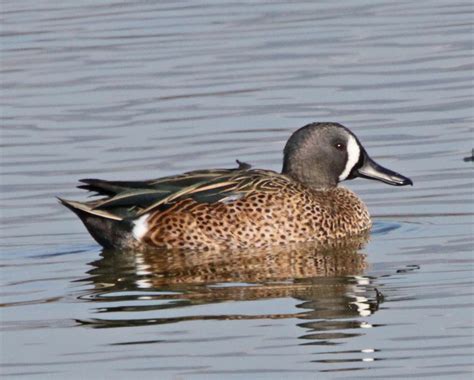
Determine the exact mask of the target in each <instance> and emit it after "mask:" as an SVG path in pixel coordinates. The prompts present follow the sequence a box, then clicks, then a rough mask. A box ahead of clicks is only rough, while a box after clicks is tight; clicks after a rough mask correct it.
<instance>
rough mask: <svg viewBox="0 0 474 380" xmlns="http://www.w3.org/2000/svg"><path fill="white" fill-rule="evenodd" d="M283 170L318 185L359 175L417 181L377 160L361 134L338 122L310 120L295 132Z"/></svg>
mask: <svg viewBox="0 0 474 380" xmlns="http://www.w3.org/2000/svg"><path fill="white" fill-rule="evenodd" d="M282 173H283V174H285V175H287V176H289V177H291V178H292V179H294V180H295V181H298V182H301V183H303V184H305V185H306V186H309V187H311V188H316V189H324V188H331V187H336V186H337V184H338V183H339V182H341V181H344V180H346V179H352V178H355V177H364V178H369V179H375V180H379V181H382V182H385V183H388V184H389V185H395V186H405V185H412V184H413V183H412V181H411V180H410V179H409V178H407V177H404V176H402V175H400V174H398V173H395V172H393V171H391V170H389V169H386V168H384V167H382V166H380V165H378V164H377V163H375V162H374V161H373V160H372V159H371V158H370V157H369V155H368V154H367V152H366V151H365V149H364V147H363V146H362V144H361V143H360V142H359V140H358V139H357V137H356V136H355V135H354V134H353V133H352V132H351V131H349V130H348V129H347V128H345V127H344V126H342V125H341V124H338V123H313V124H308V125H306V126H304V127H302V128H300V129H298V130H297V131H296V132H294V133H293V134H292V135H291V137H290V139H289V140H288V142H287V143H286V146H285V150H284V158H283V170H282Z"/></svg>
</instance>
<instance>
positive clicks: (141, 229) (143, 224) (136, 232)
mask: <svg viewBox="0 0 474 380" xmlns="http://www.w3.org/2000/svg"><path fill="white" fill-rule="evenodd" d="M149 216H150V214H145V215H143V216H141V217H139V218H138V219H137V220H134V221H133V226H134V227H133V230H132V234H133V237H134V238H135V239H137V240H138V241H140V240H141V239H142V237H143V236H145V234H146V233H147V232H148V223H147V219H148V217H149Z"/></svg>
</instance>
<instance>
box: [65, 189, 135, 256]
mask: <svg viewBox="0 0 474 380" xmlns="http://www.w3.org/2000/svg"><path fill="white" fill-rule="evenodd" d="M58 200H59V202H60V203H61V204H62V205H64V206H66V207H67V208H68V209H69V210H71V211H72V212H74V213H75V214H76V215H77V216H78V217H79V219H81V221H82V223H84V225H85V226H86V228H87V231H89V233H90V234H91V235H92V237H93V238H94V239H95V240H96V241H97V242H98V243H99V244H100V245H101V246H103V247H105V248H120V247H126V246H129V244H128V243H129V241H130V239H133V235H132V233H131V231H132V227H133V226H132V223H131V222H129V221H127V220H124V219H122V218H120V217H119V216H117V215H113V214H111V213H109V212H107V211H103V210H94V209H93V207H92V206H90V205H88V204H87V203H81V202H76V201H69V200H66V199H62V198H59V197H58Z"/></svg>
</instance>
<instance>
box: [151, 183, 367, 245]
mask: <svg viewBox="0 0 474 380" xmlns="http://www.w3.org/2000/svg"><path fill="white" fill-rule="evenodd" d="M147 224H148V228H149V230H148V232H147V233H146V234H145V235H144V236H143V237H142V241H143V242H144V243H145V244H147V245H149V246H152V247H166V248H191V249H204V250H206V249H220V248H248V247H264V246H270V245H277V244H288V243H299V242H305V241H318V242H321V243H325V242H329V241H331V240H337V239H342V238H345V237H348V236H354V235H359V234H361V233H364V232H365V231H367V230H368V229H369V228H370V227H371V221H370V217H369V213H368V210H367V207H366V206H365V205H364V203H363V202H362V201H361V200H360V199H359V198H358V197H357V196H356V195H355V194H354V193H353V192H352V191H350V190H348V189H346V188H343V187H337V188H333V189H329V190H324V191H315V190H311V189H308V188H306V187H304V186H303V185H300V184H298V183H295V182H293V181H290V180H282V181H279V182H278V183H276V184H275V186H274V188H273V189H269V190H267V191H262V190H256V191H254V192H250V193H248V194H247V195H246V196H245V197H244V198H242V199H238V200H235V201H231V202H228V203H220V202H218V203H198V202H196V201H194V200H192V199H185V200H182V201H180V202H177V203H176V204H174V205H172V206H171V207H170V208H168V209H167V210H165V211H162V210H160V211H155V212H152V213H151V214H150V216H149V217H148V219H147Z"/></svg>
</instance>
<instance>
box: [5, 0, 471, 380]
mask: <svg viewBox="0 0 474 380" xmlns="http://www.w3.org/2000/svg"><path fill="white" fill-rule="evenodd" d="M472 17H473V6H472V4H471V3H470V2H458V1H455V2H451V1H447V0H445V1H434V0H433V1H426V2H422V3H420V2H411V1H400V2H391V1H376V2H374V1H357V2H345V3H344V2H337V3H334V2H331V1H319V2H312V1H307V2H305V1H300V2H292V3H291V4H287V3H285V2H282V3H279V2H272V3H266V2H265V3H264V2H256V3H252V2H222V1H220V2H208V3H206V4H205V5H204V4H202V2H197V1H195V2H193V1H187V2H174V1H169V2H166V1H161V2H157V3H154V2H149V1H141V2H130V3H126V2H122V1H110V2H92V1H89V2H82V3H77V2H73V1H63V2H59V3H58V2H49V1H43V2H34V1H24V2H16V1H4V2H3V4H2V22H1V25H2V26H1V43H0V46H1V50H2V51H1V65H0V66H1V67H0V68H1V72H2V76H1V78H2V91H1V95H2V107H1V112H2V122H1V153H0V154H1V163H2V169H1V180H0V186H1V189H2V195H1V197H2V198H1V203H2V208H1V211H0V214H1V218H2V227H1V242H0V247H1V252H2V267H1V275H0V276H1V282H2V297H1V303H2V308H1V309H0V310H1V321H2V330H3V331H2V338H1V339H2V340H1V361H2V375H3V376H4V377H5V378H9V377H15V378H16V377H18V376H21V377H24V378H48V379H49V378H52V379H55V378H57V379H63V378H65V377H67V378H70V379H75V378H84V377H87V378H105V377H114V378H120V379H122V378H123V379H126V378H130V376H133V375H134V374H135V373H138V374H143V375H144V376H151V377H155V378H158V377H159V378H175V379H188V378H190V379H198V378H209V379H221V378H236V379H237V378H239V379H241V378H242V379H246V378H253V379H256V378H258V379H274V378H301V379H305V378H316V377H317V378H340V379H346V378H359V377H360V378H362V377H364V378H381V377H384V378H435V377H438V378H450V379H452V378H471V376H472V371H473V359H472V357H473V353H474V352H473V335H472V325H473V320H474V315H473V310H474V309H473V292H472V290H473V259H472V251H473V203H474V202H473V180H472V178H473V176H472V169H473V167H472V162H469V161H464V160H463V158H464V157H466V156H469V155H470V153H471V149H472V147H473V130H472V126H473V116H474V115H473V109H474V108H473V100H474V93H473V90H472V88H473V81H472V69H473V50H472V42H473V38H472V32H473V30H472ZM328 120H329V121H337V122H340V123H343V124H345V125H347V126H348V127H350V128H351V129H352V130H353V131H354V132H355V133H357V135H358V136H359V137H360V139H361V140H362V142H363V143H364V145H365V147H366V148H367V150H368V152H369V153H370V154H371V156H372V157H374V158H375V159H377V161H379V162H380V163H381V164H383V165H384V166H387V167H389V168H391V169H393V170H396V171H398V172H400V173H402V174H405V175H407V176H409V177H411V178H412V179H413V181H414V183H415V186H414V187H413V188H394V187H389V186H386V185H383V184H381V183H375V182H370V181H364V180H356V181H352V182H349V183H347V186H349V187H351V188H352V189H354V190H355V191H356V192H357V193H358V194H360V196H361V197H362V198H363V199H364V200H365V201H366V203H367V204H368V206H369V208H370V210H371V213H372V214H373V217H374V221H375V227H374V230H373V233H372V236H371V241H370V242H369V244H368V245H367V246H366V247H365V248H363V249H362V250H361V251H360V252H355V251H354V250H352V251H350V250H349V251H347V252H344V251H342V252H339V254H328V253H326V254H325V253H318V252H314V251H310V250H309V251H307V250H296V251H295V250H293V251H292V250H288V251H285V250H283V251H280V252H279V251H272V252H266V253H253V254H252V255H249V256H246V255H242V257H225V256H224V257H212V256H211V257H209V255H192V254H190V255H189V256H186V257H180V256H173V255H167V256H163V257H149V256H145V257H144V256H141V255H138V254H137V255H135V256H130V255H121V254H119V253H116V252H115V253H114V252H102V251H101V249H100V247H98V246H97V244H95V243H94V241H93V240H92V239H91V238H90V236H89V235H88V234H87V232H86V231H85V229H84V228H83V226H82V225H81V223H80V222H79V221H78V220H77V218H75V216H74V215H73V214H72V213H70V212H69V211H68V210H66V209H65V208H63V207H60V206H59V205H58V204H57V202H56V200H55V196H57V195H60V196H63V197H65V198H80V197H82V196H83V194H81V192H79V191H78V190H75V189H74V186H75V185H76V184H77V179H79V178H84V177H102V178H106V179H145V178H151V177H161V176H165V175H170V174H175V173H179V172H182V171H185V170H192V169H199V168H208V167H232V166H234V160H235V159H236V158H238V159H240V160H243V161H247V162H250V163H252V164H253V165H254V166H257V167H264V168H269V169H274V170H279V169H280V165H281V157H282V154H281V151H282V147H283V145H284V142H285V141H286V139H287V138H288V136H289V134H290V133H291V132H292V131H293V130H294V129H296V128H298V127H300V126H302V125H304V124H306V123H309V122H312V121H328Z"/></svg>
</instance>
